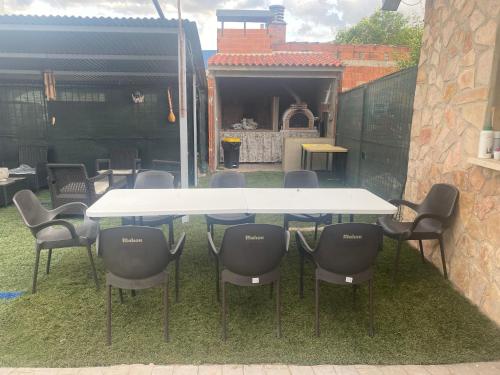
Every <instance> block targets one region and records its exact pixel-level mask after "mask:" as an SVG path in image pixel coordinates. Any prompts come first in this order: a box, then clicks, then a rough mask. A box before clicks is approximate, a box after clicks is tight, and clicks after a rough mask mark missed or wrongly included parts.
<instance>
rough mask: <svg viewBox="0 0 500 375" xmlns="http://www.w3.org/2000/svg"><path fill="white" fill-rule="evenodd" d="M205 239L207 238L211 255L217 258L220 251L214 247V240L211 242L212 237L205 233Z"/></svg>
mask: <svg viewBox="0 0 500 375" xmlns="http://www.w3.org/2000/svg"><path fill="white" fill-rule="evenodd" d="M207 237H208V244H209V245H210V249H211V250H212V251H213V253H214V254H215V256H219V252H220V250H219V249H217V247H216V246H215V244H214V240H213V238H212V235H211V234H210V232H207Z"/></svg>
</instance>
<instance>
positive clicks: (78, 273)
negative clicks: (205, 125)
mask: <svg viewBox="0 0 500 375" xmlns="http://www.w3.org/2000/svg"><path fill="white" fill-rule="evenodd" d="M281 180H282V174H280V173H251V174H248V183H249V185H250V186H259V187H263V186H269V187H272V186H280V185H281ZM202 183H205V184H206V180H203V181H202ZM332 194H334V193H332ZM41 198H42V199H43V200H45V201H47V200H48V194H47V193H46V192H45V193H42V194H41ZM359 219H362V218H359ZM257 220H258V221H259V222H270V223H277V224H281V223H282V218H281V217H280V216H258V218H257ZM113 223H117V222H116V221H111V220H106V221H103V222H102V225H103V226H109V225H113ZM181 231H185V232H186V233H187V242H186V247H185V252H184V254H183V257H182V260H181V266H182V270H181V301H180V302H179V303H172V304H171V316H170V327H171V341H170V342H169V343H165V342H163V341H162V325H161V322H162V320H161V313H162V305H161V294H160V290H159V289H152V290H149V291H141V292H139V293H138V294H137V296H136V297H135V298H132V297H130V295H128V296H127V297H126V301H125V303H124V304H123V305H121V304H120V303H119V302H118V298H117V294H116V293H115V295H114V299H113V304H114V305H113V345H112V346H111V347H107V346H106V345H105V304H104V301H105V291H104V288H102V287H101V289H100V290H99V291H96V290H95V288H94V284H93V281H92V277H91V274H90V268H89V264H88V259H87V255H86V251H85V250H84V249H74V250H68V249H63V250H55V251H54V254H53V261H52V268H51V273H50V275H46V274H45V272H44V269H45V267H44V266H45V260H46V253H45V254H43V258H42V259H43V260H42V262H41V266H40V273H39V284H38V292H37V294H35V295H31V294H30V292H29V290H30V285H31V277H32V269H33V262H34V251H33V239H32V237H31V234H30V232H29V231H28V230H27V229H26V228H25V227H24V226H23V224H22V222H21V219H20V217H19V215H18V214H17V212H16V210H15V208H14V207H13V206H10V207H8V208H2V209H0V236H1V237H0V238H1V242H0V291H14V290H24V291H26V294H25V295H24V296H22V297H21V298H19V299H16V300H11V301H3V302H0V367H1V366H73V367H74V366H94V365H111V364H119V363H151V362H153V363H155V364H166V363H193V364H199V363H296V364H320V363H335V364H352V363H363V364H403V363H404V364H420V363H427V364H434V363H450V362H463V361H487V360H498V359H500V330H499V329H498V327H497V326H495V325H494V324H493V323H492V322H491V321H489V320H488V319H487V318H486V317H484V316H483V315H481V314H480V313H479V312H478V310H477V308H476V307H474V306H472V305H471V304H469V303H468V302H467V300H466V299H465V298H463V297H462V296H460V295H459V294H458V293H457V292H456V291H454V290H453V288H452V287H451V285H450V284H449V283H448V282H446V281H445V280H444V279H443V277H442V276H441V274H440V273H439V272H438V271H437V270H436V269H435V268H434V267H433V266H432V265H430V264H422V263H421V261H420V258H419V255H418V254H417V253H416V252H415V251H413V250H410V249H409V248H406V247H405V248H404V251H403V254H402V257H401V266H400V276H399V281H398V283H396V284H394V283H393V282H392V278H391V270H392V265H393V258H394V243H393V242H391V241H389V240H386V242H385V247H384V250H383V251H382V252H381V254H380V256H379V258H378V260H377V268H376V279H375V314H376V315H375V328H376V334H375V337H373V338H370V337H369V336H368V333H367V328H368V313H367V289H366V287H362V288H361V289H360V291H359V294H358V299H357V301H356V304H355V305H353V300H352V290H351V288H349V287H342V286H332V285H326V284H322V286H321V328H322V336H321V337H320V338H316V337H315V336H314V331H313V323H314V303H313V294H314V293H313V282H312V275H313V268H312V266H311V265H310V264H308V265H307V267H306V288H305V289H306V290H305V298H304V299H302V300H301V299H300V298H299V296H298V256H297V250H296V247H295V243H294V241H292V246H291V248H290V252H289V255H288V256H287V257H286V258H285V259H284V260H283V264H282V283H281V285H282V288H283V290H282V301H283V308H282V311H283V317H282V327H283V337H282V338H281V339H277V338H276V337H275V325H274V320H273V319H274V301H273V300H272V299H270V297H269V289H268V287H258V288H241V287H229V293H228V301H229V337H228V340H227V342H226V343H224V342H222V341H221V339H220V324H219V317H220V306H219V305H218V303H217V302H216V300H215V294H214V276H213V260H211V259H209V257H208V255H207V247H206V234H205V231H206V227H205V224H204V221H203V218H202V217H191V218H190V222H189V223H188V224H185V225H182V224H180V222H178V223H176V232H177V233H179V232H181ZM216 233H217V234H216V238H217V240H219V241H220V238H221V234H222V229H221V228H219V229H218V230H217V232H216ZM96 262H97V267H98V271H99V276H100V281H101V285H102V284H103V283H104V269H103V266H102V262H101V260H100V259H97V261H96ZM171 285H172V284H171ZM171 296H172V290H171ZM171 301H172V298H171Z"/></svg>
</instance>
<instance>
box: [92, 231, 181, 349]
mask: <svg viewBox="0 0 500 375" xmlns="http://www.w3.org/2000/svg"><path fill="white" fill-rule="evenodd" d="M185 240H186V235H185V234H184V233H183V234H182V236H181V238H180V239H179V242H178V243H177V245H176V246H175V248H174V249H173V250H170V246H169V245H168V242H167V241H166V239H165V236H164V235H163V232H162V231H161V230H160V229H158V228H150V227H138V226H124V227H117V228H109V229H104V230H103V231H101V234H100V236H99V254H101V256H102V258H103V261H104V265H105V267H106V270H107V271H108V272H107V274H106V306H107V319H106V333H107V335H106V338H107V344H108V345H111V293H112V287H116V288H120V290H121V289H132V290H137V289H147V288H152V287H155V286H162V285H163V286H164V290H163V303H164V309H165V310H164V317H163V324H164V333H163V335H164V336H163V337H164V339H165V341H168V339H169V332H168V273H167V266H168V264H169V263H170V262H171V261H173V260H177V259H179V258H180V256H181V254H182V250H183V248H184V242H185ZM120 297H121V296H120Z"/></svg>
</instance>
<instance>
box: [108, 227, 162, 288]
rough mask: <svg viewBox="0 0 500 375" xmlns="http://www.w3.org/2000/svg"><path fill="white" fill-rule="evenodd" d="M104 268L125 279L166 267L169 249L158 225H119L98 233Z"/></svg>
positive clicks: (143, 275) (148, 274)
mask: <svg viewBox="0 0 500 375" xmlns="http://www.w3.org/2000/svg"><path fill="white" fill-rule="evenodd" d="M99 253H100V254H102V258H103V261H104V265H105V267H106V269H107V270H108V271H109V272H111V273H112V274H114V275H116V276H119V277H122V278H125V279H133V280H137V279H146V278H148V277H152V276H154V275H157V274H159V273H160V272H162V271H164V270H165V268H167V265H168V262H169V260H170V251H169V246H168V243H167V241H166V240H165V236H164V235H163V232H162V231H161V229H158V228H150V227H139V226H123V227H116V228H109V229H104V230H102V231H101V232H100V234H99Z"/></svg>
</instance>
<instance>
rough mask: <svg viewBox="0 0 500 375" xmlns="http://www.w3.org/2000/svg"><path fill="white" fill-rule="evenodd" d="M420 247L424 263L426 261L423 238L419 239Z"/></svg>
mask: <svg viewBox="0 0 500 375" xmlns="http://www.w3.org/2000/svg"><path fill="white" fill-rule="evenodd" d="M418 247H419V249H420V257H421V258H422V263H425V255H424V245H423V244H422V240H418Z"/></svg>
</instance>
